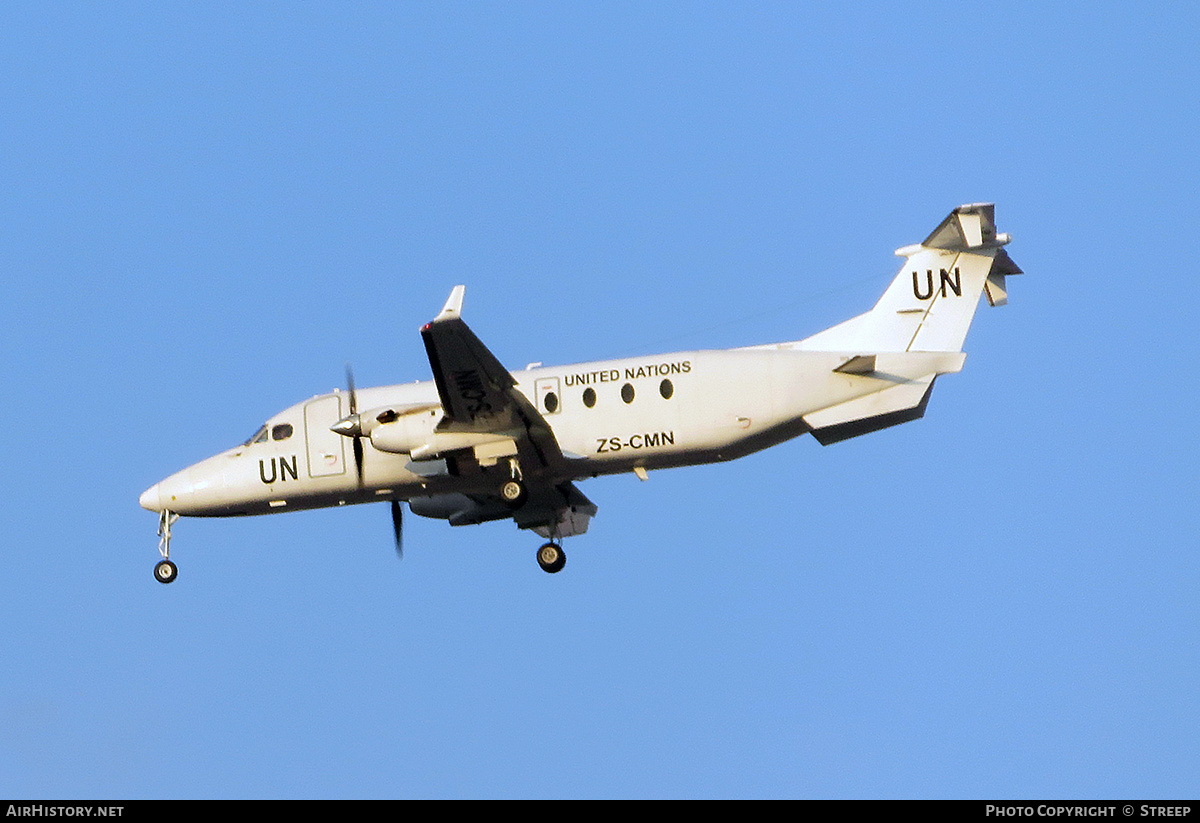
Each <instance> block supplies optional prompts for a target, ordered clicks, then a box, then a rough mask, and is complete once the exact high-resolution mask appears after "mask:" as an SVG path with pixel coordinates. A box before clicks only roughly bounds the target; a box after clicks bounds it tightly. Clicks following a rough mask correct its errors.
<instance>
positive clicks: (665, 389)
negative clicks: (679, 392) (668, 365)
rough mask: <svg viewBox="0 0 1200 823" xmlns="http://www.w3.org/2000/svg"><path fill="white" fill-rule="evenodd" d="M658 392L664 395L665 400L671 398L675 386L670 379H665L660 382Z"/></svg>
mask: <svg viewBox="0 0 1200 823" xmlns="http://www.w3.org/2000/svg"><path fill="white" fill-rule="evenodd" d="M658 393H659V394H661V395H662V396H663V400H670V399H671V395H673V394H674V393H675V386H673V385H672V384H671V381H670V380H664V381H662V382H661V383H659V384H658Z"/></svg>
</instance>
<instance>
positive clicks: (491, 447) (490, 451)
mask: <svg viewBox="0 0 1200 823" xmlns="http://www.w3.org/2000/svg"><path fill="white" fill-rule="evenodd" d="M439 419H440V416H439V415H437V414H430V413H428V412H416V413H411V414H402V415H397V416H395V417H394V418H393V419H390V420H389V419H388V416H386V415H384V421H386V422H381V421H378V419H377V420H376V421H375V425H374V426H372V427H371V429H370V432H369V436H370V438H371V445H373V446H374V447H375V448H377V449H379V450H380V451H384V452H392V453H394V454H407V455H410V456H411V457H412V459H413V460H436V459H437V458H439V457H441V456H443V455H445V454H447V453H449V452H455V451H462V450H464V449H472V450H474V452H475V457H476V459H477V460H479V462H480V463H481V464H483V465H485V466H487V465H494V464H495V463H496V461H497V460H498V459H500V458H502V457H511V456H512V455H515V454H516V453H517V448H516V442H515V441H514V440H513V439H512V438H511V437H507V436H505V435H502V434H496V433H494V432H486V433H480V432H441V431H437V429H436V427H437V421H438V420H439Z"/></svg>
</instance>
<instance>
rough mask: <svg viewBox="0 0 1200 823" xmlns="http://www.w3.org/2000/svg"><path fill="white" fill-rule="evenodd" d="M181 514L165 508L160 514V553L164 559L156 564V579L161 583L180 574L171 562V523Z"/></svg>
mask: <svg viewBox="0 0 1200 823" xmlns="http://www.w3.org/2000/svg"><path fill="white" fill-rule="evenodd" d="M178 519H179V515H177V514H175V513H174V512H169V511H167V510H166V509H163V510H162V512H161V513H160V514H159V515H158V553H159V554H161V555H162V558H163V559H162V560H160V561H158V563H156V564H155V566H154V579H155V580H157V581H158V582H159V583H171V582H174V580H175V578H176V577H178V576H179V569H178V568H177V567H176V566H175V564H174V563H172V562H171V560H170V557H171V524H172V523H174V522H175V521H176V520H178Z"/></svg>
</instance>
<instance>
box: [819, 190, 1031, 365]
mask: <svg viewBox="0 0 1200 823" xmlns="http://www.w3.org/2000/svg"><path fill="white" fill-rule="evenodd" d="M1009 240H1010V238H1009V236H1008V235H1007V234H997V233H996V223H995V206H994V205H993V204H991V203H972V204H969V205H965V206H959V207H958V208H957V209H955V210H954V211H952V212H950V214H949V216H947V217H946V219H945V220H943V221H942V222H941V225H939V226H938V227H937V228H936V229H934V230H933V233H931V234H930V235H929V237H927V238H925V240H924V242H922V243H920V244H918V245H912V246H905V247H904V248H901V249H897V250H896V254H897V255H898V256H900V257H904V258H906V260H905V263H904V265H903V266H902V267H901V269H900V273H899V274H898V275H897V276H896V279H895V280H893V281H892V284H891V286H889V287H888V289H887V291H886V292H884V294H883V297H881V298H880V300H879V302H878V303H876V304H875V307H874V308H873V309H871V310H870V311H869V312H867V313H866V314H860V315H859V316H858V317H853V318H851V319H850V320H847V321H846V322H844V323H840V324H838V325H836V326H833V327H832V328H829V329H826V330H825V331H823V332H819V333H818V334H815V335H813V336H812V337H809V338H807V339H805V340H802V341H800V343H799V344H798V345H797V348H800V349H805V350H810V351H859V352H897V351H947V352H955V351H962V346H963V341H964V340H966V337H967V329H968V328H970V326H971V320H972V318H973V317H974V316H975V309H976V307H977V306H978V305H979V295H980V294H981V293H986V295H987V298H988V302H989V303H990V304H991V305H993V306H1000V305H1003V304H1005V303H1007V302H1008V295H1007V292H1006V291H1005V282H1004V278H1005V277H1006V276H1007V275H1010V274H1020V273H1021V270H1020V269H1019V268H1017V265H1016V264H1015V263H1014V262H1013V261H1012V258H1010V257H1009V256H1008V253H1007V252H1006V251H1005V250H1004V246H1005V244H1007V243H1008V242H1009Z"/></svg>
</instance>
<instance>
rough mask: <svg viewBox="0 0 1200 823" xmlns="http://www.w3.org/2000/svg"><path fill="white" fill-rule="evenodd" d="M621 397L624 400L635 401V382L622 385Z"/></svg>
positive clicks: (627, 401)
mask: <svg viewBox="0 0 1200 823" xmlns="http://www.w3.org/2000/svg"><path fill="white" fill-rule="evenodd" d="M621 399H622V400H624V401H625V402H626V403H632V402H633V384H632V383H626V384H625V385H624V386H622V387H621Z"/></svg>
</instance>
